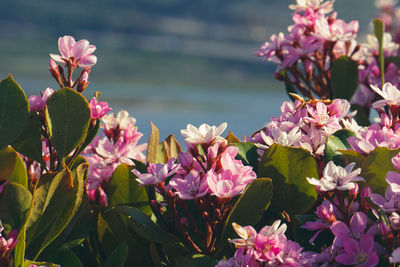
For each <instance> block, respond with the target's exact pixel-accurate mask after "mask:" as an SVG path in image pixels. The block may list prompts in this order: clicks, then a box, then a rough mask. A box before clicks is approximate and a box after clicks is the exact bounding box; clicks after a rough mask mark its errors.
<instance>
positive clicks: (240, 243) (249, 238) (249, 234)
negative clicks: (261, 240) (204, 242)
mask: <svg viewBox="0 0 400 267" xmlns="http://www.w3.org/2000/svg"><path fill="white" fill-rule="evenodd" d="M232 226H233V229H234V230H235V232H236V233H237V234H238V236H240V237H241V238H235V239H230V240H229V242H231V243H233V244H234V245H235V247H236V248H241V247H251V246H253V245H254V238H255V237H256V235H257V232H256V230H255V229H254V228H253V227H252V226H245V227H243V226H240V225H239V224H237V223H232Z"/></svg>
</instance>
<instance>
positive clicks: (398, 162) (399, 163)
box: [392, 153, 400, 171]
mask: <svg viewBox="0 0 400 267" xmlns="http://www.w3.org/2000/svg"><path fill="white" fill-rule="evenodd" d="M392 164H393V166H394V167H395V168H396V169H397V170H399V171H400V153H399V154H397V155H396V156H394V157H393V158H392Z"/></svg>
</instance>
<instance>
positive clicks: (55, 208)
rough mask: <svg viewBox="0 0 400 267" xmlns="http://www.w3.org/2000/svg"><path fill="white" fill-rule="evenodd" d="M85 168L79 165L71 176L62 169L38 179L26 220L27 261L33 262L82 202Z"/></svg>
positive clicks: (62, 228)
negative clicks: (28, 259) (30, 259)
mask: <svg viewBox="0 0 400 267" xmlns="http://www.w3.org/2000/svg"><path fill="white" fill-rule="evenodd" d="M87 168H88V165H87V164H82V165H80V166H79V167H78V168H77V169H75V170H74V173H71V171H69V170H68V169H64V170H62V171H60V172H59V173H49V174H45V175H43V176H42V177H41V178H40V179H39V182H38V184H37V186H36V188H35V191H34V196H33V203H32V206H31V209H30V211H29V214H28V218H27V221H26V231H27V232H26V242H27V252H26V254H27V255H28V258H33V259H36V258H37V257H38V256H39V254H40V253H41V252H42V250H43V249H44V248H46V247H47V246H48V245H49V244H50V243H51V242H52V241H53V240H54V239H55V238H56V237H57V236H58V235H59V234H60V233H61V232H62V231H63V230H64V228H65V227H66V226H67V224H68V223H69V221H70V220H71V219H72V217H73V216H74V214H75V212H76V211H77V209H78V207H79V206H80V204H81V201H82V196H83V192H84V181H85V176H86V175H87Z"/></svg>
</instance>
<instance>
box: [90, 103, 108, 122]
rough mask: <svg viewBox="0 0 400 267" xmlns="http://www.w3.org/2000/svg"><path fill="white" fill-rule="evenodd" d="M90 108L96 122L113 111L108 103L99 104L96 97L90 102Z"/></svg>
mask: <svg viewBox="0 0 400 267" xmlns="http://www.w3.org/2000/svg"><path fill="white" fill-rule="evenodd" d="M89 107H90V117H91V118H92V119H95V120H96V119H100V118H102V117H103V116H104V115H105V114H107V113H108V112H109V111H110V110H111V108H110V107H109V106H108V103H107V102H97V99H96V98H95V97H93V98H92V99H91V100H90V102H89Z"/></svg>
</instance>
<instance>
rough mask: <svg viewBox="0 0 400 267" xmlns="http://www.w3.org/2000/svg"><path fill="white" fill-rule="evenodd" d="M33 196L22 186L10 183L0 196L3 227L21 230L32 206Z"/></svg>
mask: <svg viewBox="0 0 400 267" xmlns="http://www.w3.org/2000/svg"><path fill="white" fill-rule="evenodd" d="M31 201H32V195H31V193H30V192H29V191H28V190H27V189H26V188H25V187H24V186H22V185H20V184H16V183H12V182H10V183H8V184H7V185H6V186H5V189H4V193H3V194H2V195H0V214H1V221H2V223H3V225H4V226H5V227H6V229H8V230H15V229H20V228H21V227H22V225H23V224H24V219H25V215H26V213H27V212H28V210H29V207H30V206H31Z"/></svg>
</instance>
